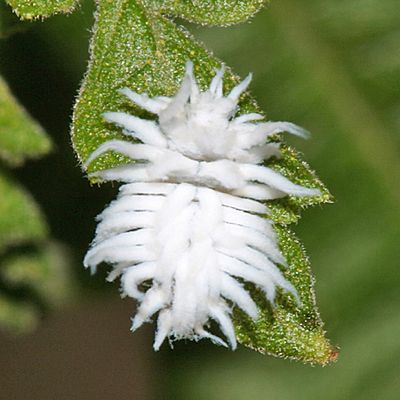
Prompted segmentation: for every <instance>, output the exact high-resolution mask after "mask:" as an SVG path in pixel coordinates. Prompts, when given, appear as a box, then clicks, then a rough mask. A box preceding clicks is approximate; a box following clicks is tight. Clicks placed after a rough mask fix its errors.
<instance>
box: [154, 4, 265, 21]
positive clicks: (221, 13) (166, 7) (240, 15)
mask: <svg viewBox="0 0 400 400" xmlns="http://www.w3.org/2000/svg"><path fill="white" fill-rule="evenodd" d="M267 3H268V0H190V1H188V0H166V1H164V0H152V1H149V2H148V4H152V5H153V4H154V6H155V8H156V9H159V10H160V11H161V12H162V13H164V14H167V15H170V16H174V17H179V18H183V19H185V20H186V21H189V22H194V23H197V24H201V25H219V26H227V25H232V24H237V23H239V22H244V21H246V20H248V19H249V18H250V17H252V16H253V15H254V14H255V13H257V12H258V11H259V10H260V9H261V8H263V7H264V6H265V4H267Z"/></svg>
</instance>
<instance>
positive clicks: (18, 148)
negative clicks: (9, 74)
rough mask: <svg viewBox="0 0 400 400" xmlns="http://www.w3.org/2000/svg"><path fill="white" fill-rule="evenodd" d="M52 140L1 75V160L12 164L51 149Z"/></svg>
mask: <svg viewBox="0 0 400 400" xmlns="http://www.w3.org/2000/svg"><path fill="white" fill-rule="evenodd" d="M50 146H51V143H50V140H49V139H48V137H47V136H46V135H45V133H44V131H43V129H42V128H41V127H40V125H39V124H37V123H36V122H35V121H34V120H33V119H32V118H31V117H30V116H29V115H28V114H27V112H26V111H25V110H24V109H23V107H22V106H21V105H20V104H19V103H18V102H17V100H16V99H15V98H14V96H13V95H12V94H11V93H10V89H9V88H8V86H7V84H6V82H5V81H4V80H3V78H2V77H1V76H0V159H2V160H3V161H5V162H7V163H8V164H10V165H11V166H17V165H20V164H22V162H23V161H24V160H25V159H26V158H32V157H39V156H41V155H43V154H46V153H47V152H48V151H49V150H50Z"/></svg>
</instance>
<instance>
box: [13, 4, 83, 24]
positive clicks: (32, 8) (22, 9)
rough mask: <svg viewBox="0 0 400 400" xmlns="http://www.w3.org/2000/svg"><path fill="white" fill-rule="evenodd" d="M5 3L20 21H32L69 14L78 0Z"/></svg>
mask: <svg viewBox="0 0 400 400" xmlns="http://www.w3.org/2000/svg"><path fill="white" fill-rule="evenodd" d="M6 2H7V3H8V4H9V5H10V6H11V7H12V8H13V10H14V11H15V13H16V14H17V15H18V16H19V17H20V18H21V19H26V20H32V19H35V18H46V17H50V16H51V15H53V14H58V13H68V12H71V11H72V10H73V9H74V8H75V6H76V4H77V3H78V0H6Z"/></svg>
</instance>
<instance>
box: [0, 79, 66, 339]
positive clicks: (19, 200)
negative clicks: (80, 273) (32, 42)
mask: <svg viewBox="0 0 400 400" xmlns="http://www.w3.org/2000/svg"><path fill="white" fill-rule="evenodd" d="M50 146H51V142H50V140H49V138H48V137H47V136H46V134H45V132H44V131H43V129H42V128H41V127H40V126H39V125H38V124H37V123H36V122H35V121H33V120H32V118H30V117H29V115H28V114H27V113H26V112H25V110H24V109H23V108H22V107H21V106H20V105H19V104H18V102H17V101H16V99H15V98H14V97H13V96H12V94H11V93H10V91H9V89H8V87H7V85H6V83H5V82H4V81H3V80H2V79H1V78H0V149H1V150H0V159H1V160H2V161H4V162H6V163H7V164H8V165H10V166H18V165H20V164H22V163H23V162H24V161H25V160H26V159H27V158H32V157H38V156H41V155H43V154H45V153H46V152H48V151H49V149H50ZM0 193H1V197H0V326H1V327H2V328H3V329H6V330H9V331H11V332H13V333H26V332H30V331H31V330H32V329H34V328H35V327H36V325H37V323H38V320H39V318H40V316H41V314H42V313H43V308H44V305H46V307H47V308H48V307H49V306H52V307H54V306H56V305H58V304H60V303H61V302H62V301H64V300H65V299H66V298H67V295H68V292H69V285H68V282H69V276H68V275H67V267H66V265H65V260H66V259H67V257H66V256H65V251H63V250H62V249H60V246H58V245H55V244H51V243H48V242H47V236H48V227H47V224H46V222H45V219H44V216H43V215H42V213H41V211H40V209H39V207H38V206H37V204H36V203H35V201H34V199H33V198H32V197H31V196H30V194H29V193H28V192H27V191H26V190H24V189H23V188H22V187H21V186H20V185H19V184H17V183H16V182H15V180H14V179H13V178H12V177H10V174H9V173H8V172H6V171H5V170H4V167H3V166H1V167H0Z"/></svg>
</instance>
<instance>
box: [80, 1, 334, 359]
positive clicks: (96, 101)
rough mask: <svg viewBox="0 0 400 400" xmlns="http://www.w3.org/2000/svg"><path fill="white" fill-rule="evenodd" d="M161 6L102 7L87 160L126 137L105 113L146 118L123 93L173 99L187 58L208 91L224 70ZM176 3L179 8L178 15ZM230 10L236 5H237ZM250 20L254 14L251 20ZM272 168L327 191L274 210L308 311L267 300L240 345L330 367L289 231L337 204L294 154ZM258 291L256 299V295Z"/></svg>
mask: <svg viewBox="0 0 400 400" xmlns="http://www.w3.org/2000/svg"><path fill="white" fill-rule="evenodd" d="M155 4H156V2H154V1H153V2H146V3H144V2H140V1H127V0H125V1H119V2H107V1H101V2H100V3H99V5H98V10H97V14H96V25H95V28H94V37H93V39H92V43H91V60H90V65H89V70H88V72H87V75H86V77H85V80H84V83H83V86H82V88H81V91H80V95H79V98H78V100H77V103H76V105H75V112H74V118H73V129H72V139H73V143H74V147H75V150H76V152H77V154H78V156H79V158H80V160H82V161H84V160H86V159H87V157H88V156H89V154H91V153H92V152H93V151H94V150H95V149H96V148H97V147H98V146H99V145H100V144H101V143H103V142H105V141H107V140H110V139H114V138H122V135H121V133H120V131H119V129H118V128H117V127H114V126H110V125H109V124H106V123H105V122H104V121H103V119H102V113H104V112H106V111H129V112H130V113H133V114H136V115H140V116H144V115H145V114H144V113H143V111H142V110H140V109H137V108H135V107H134V106H132V105H130V104H128V102H127V101H126V99H125V98H124V97H123V96H121V95H120V94H118V93H117V89H119V88H123V87H129V88H130V89H132V90H134V91H136V92H139V93H143V92H147V93H148V94H149V95H150V96H156V95H166V96H171V95H173V94H174V93H175V92H176V90H177V87H178V85H179V83H180V80H181V79H182V76H183V72H184V64H185V62H186V61H187V60H188V59H191V60H192V61H193V62H194V66H195V74H196V77H197V79H198V81H199V83H200V86H202V88H203V89H204V88H205V87H206V85H207V84H208V83H209V81H210V79H211V77H212V76H213V74H214V68H215V67H217V66H219V65H220V61H219V60H218V59H216V58H215V57H214V56H212V55H211V54H210V53H209V52H208V51H207V50H205V49H204V48H203V47H202V46H201V45H200V44H199V43H197V42H196V41H195V40H194V39H193V38H192V37H191V35H190V34H189V33H188V32H187V31H186V30H185V29H184V28H183V27H179V26H176V25H175V24H174V23H173V22H171V21H170V20H169V19H168V18H166V17H164V16H163V15H161V13H160V11H159V10H157V9H156V8H151V6H153V7H154V5H155ZM170 4H171V5H169V14H173V15H180V16H182V17H183V16H185V15H186V14H185V13H187V12H188V10H189V8H187V6H186V5H185V4H186V3H184V2H174V3H173V4H172V3H170ZM175 4H176V9H175V8H173V7H175ZM199 4H200V3H199ZM205 4H206V7H209V6H210V4H214V5H215V6H218V7H220V9H221V10H222V8H221V4H223V2H212V3H210V2H205ZM228 4H230V5H233V4H234V2H229V3H228ZM242 4H244V3H242ZM248 4H253V5H254V4H256V3H248ZM251 7H253V6H251ZM256 9H257V7H255V8H254V10H255V11H256ZM173 10H174V11H173ZM233 10H234V8H229V9H228V10H227V11H226V13H223V12H221V14H220V15H219V16H218V21H217V20H216V19H215V20H213V21H210V23H212V24H214V23H218V24H228V23H230V22H234V21H238V20H240V18H239V17H238V16H237V15H236V16H235V18H236V19H232V18H233V17H232V16H233ZM191 11H192V13H191V18H190V20H191V21H197V22H201V21H202V22H203V23H204V21H205V19H206V18H207V10H206V9H203V8H201V7H199V8H192V9H191ZM255 11H254V12H255ZM249 16H250V13H249V14H248V15H246V18H247V17H249ZM238 81H239V77H238V76H237V75H234V74H233V73H232V71H230V70H229V69H228V71H227V73H226V76H225V90H226V91H228V90H229V89H230V88H232V87H233V86H234V85H235V83H237V82H238ZM253 111H256V112H260V109H259V107H258V106H257V104H256V103H255V100H254V99H253V98H252V97H251V96H250V95H249V94H247V95H246V96H245V97H244V99H243V100H242V102H241V104H240V112H241V113H244V112H253ZM127 161H128V160H127V159H125V158H124V157H122V156H120V155H118V154H115V153H108V154H105V155H104V156H101V157H99V158H98V159H97V160H95V161H94V162H93V163H92V164H91V166H90V168H89V172H93V171H96V170H101V169H106V168H111V167H114V166H116V165H119V164H121V163H124V162H127ZM273 167H274V168H275V169H277V170H279V171H281V172H282V173H283V174H284V175H286V176H288V177H289V178H290V179H291V180H292V181H294V182H296V183H299V184H302V185H304V186H308V187H318V188H320V189H321V191H322V196H320V197H316V198H315V197H314V198H293V199H285V200H283V201H275V202H273V203H272V204H271V208H272V210H273V211H272V212H273V219H274V220H275V221H276V222H277V223H278V224H282V226H280V227H278V232H279V235H280V244H281V247H282V251H283V252H284V254H285V255H286V256H287V258H288V260H289V264H290V267H289V268H288V270H287V271H286V272H285V274H286V275H287V277H288V278H289V279H290V280H291V281H292V283H293V284H294V285H295V286H296V288H297V290H298V292H299V294H300V297H301V299H302V301H303V303H304V306H303V307H302V308H300V309H298V308H296V307H295V306H294V304H293V303H292V302H290V301H289V300H288V299H287V297H285V296H281V297H280V299H279V300H278V301H277V307H276V309H275V310H274V311H273V312H271V310H270V308H267V309H266V307H267V306H266V304H265V302H264V301H262V300H260V301H259V306H260V308H261V309H262V310H264V311H263V313H262V317H261V318H260V319H259V320H258V321H257V323H256V324H252V323H251V322H250V321H248V320H246V319H245V317H243V316H242V315H240V313H237V318H236V326H237V334H238V338H239V340H240V341H241V342H242V343H244V344H245V345H247V346H249V347H252V348H255V349H257V350H259V351H261V352H268V353H270V354H274V355H278V356H281V357H291V358H295V359H298V360H303V361H308V362H313V363H320V364H325V363H327V362H329V361H331V360H332V359H334V358H335V357H336V354H337V353H336V352H335V350H334V349H332V347H331V346H330V344H329V343H328V341H327V340H326V339H325V337H324V331H323V326H322V322H321V320H320V318H319V315H318V312H317V309H316V305H315V299H314V292H313V280H312V277H311V275H310V266H309V262H308V259H307V258H306V256H305V254H304V252H303V250H302V248H301V246H300V244H299V243H298V241H297V239H296V238H295V237H294V236H293V235H292V234H291V233H289V231H288V230H287V228H285V227H284V224H287V223H290V222H294V221H296V220H297V218H298V217H299V213H300V209H301V208H304V207H307V206H309V205H311V204H317V203H321V202H327V201H330V195H329V193H328V191H327V190H326V189H325V188H324V186H323V185H322V183H321V182H320V181H319V180H318V179H317V178H316V177H315V175H314V173H313V172H312V171H311V170H310V168H309V167H308V165H307V164H305V163H304V162H303V161H301V159H300V158H299V156H298V154H297V153H296V152H295V151H294V150H292V149H290V148H288V147H284V148H283V157H282V159H281V160H279V161H276V162H274V163H273ZM254 292H255V295H256V296H257V293H256V292H257V291H256V290H255V289H254ZM258 296H259V294H258ZM259 298H261V296H259ZM265 310H267V311H265ZM268 310H269V311H268Z"/></svg>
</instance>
